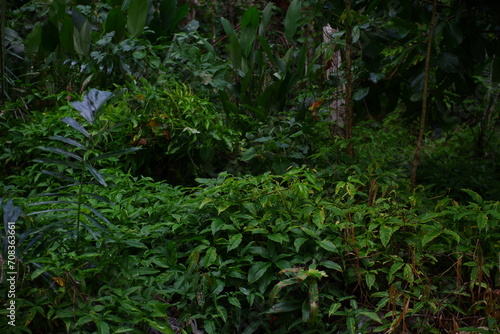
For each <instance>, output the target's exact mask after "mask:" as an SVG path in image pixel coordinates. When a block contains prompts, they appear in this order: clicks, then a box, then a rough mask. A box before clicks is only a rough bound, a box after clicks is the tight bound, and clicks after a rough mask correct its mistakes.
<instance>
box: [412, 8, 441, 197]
mask: <svg viewBox="0 0 500 334" xmlns="http://www.w3.org/2000/svg"><path fill="white" fill-rule="evenodd" d="M436 12H437V0H434V4H433V7H432V17H431V23H430V25H429V39H428V40H427V52H426V54H425V72H424V88H423V92H422V94H423V96H422V115H421V116H420V132H419V134H418V139H417V146H416V148H415V155H414V156H413V169H412V171H411V182H410V188H412V189H413V187H414V186H415V181H416V179H417V167H418V163H419V161H420V149H421V147H422V142H423V140H424V133H425V117H426V116H427V98H428V95H429V94H428V86H429V69H430V61H431V51H432V36H433V35H434V26H435V25H436Z"/></svg>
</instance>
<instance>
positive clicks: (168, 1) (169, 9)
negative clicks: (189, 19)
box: [160, 0, 177, 33]
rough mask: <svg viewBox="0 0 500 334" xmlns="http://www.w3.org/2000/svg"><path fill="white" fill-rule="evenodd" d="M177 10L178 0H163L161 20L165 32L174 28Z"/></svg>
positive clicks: (161, 3)
mask: <svg viewBox="0 0 500 334" xmlns="http://www.w3.org/2000/svg"><path fill="white" fill-rule="evenodd" d="M176 11H177V0H162V1H161V2H160V22H161V27H162V28H163V30H164V31H163V32H164V33H166V32H170V31H171V30H173V28H174V27H173V25H174V20H175V13H176Z"/></svg>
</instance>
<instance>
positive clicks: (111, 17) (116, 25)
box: [104, 7, 127, 41]
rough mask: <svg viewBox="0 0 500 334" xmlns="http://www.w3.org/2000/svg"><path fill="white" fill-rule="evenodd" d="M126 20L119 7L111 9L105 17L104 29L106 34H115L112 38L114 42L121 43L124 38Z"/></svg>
mask: <svg viewBox="0 0 500 334" xmlns="http://www.w3.org/2000/svg"><path fill="white" fill-rule="evenodd" d="M126 25H127V18H126V17H125V13H124V12H123V10H122V9H121V8H120V7H115V8H113V9H111V10H110V11H109V13H108V16H107V17H106V22H105V23H104V29H105V32H106V33H110V32H113V31H114V32H115V35H114V38H115V40H116V41H121V40H122V39H123V37H124V36H125V29H126Z"/></svg>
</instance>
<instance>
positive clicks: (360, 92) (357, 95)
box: [352, 87, 370, 101]
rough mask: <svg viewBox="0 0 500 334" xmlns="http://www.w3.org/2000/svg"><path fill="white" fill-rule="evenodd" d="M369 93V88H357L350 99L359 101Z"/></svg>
mask: <svg viewBox="0 0 500 334" xmlns="http://www.w3.org/2000/svg"><path fill="white" fill-rule="evenodd" d="M369 92H370V87H365V88H358V89H356V91H355V92H354V93H353V94H352V99H353V100H354V101H360V100H362V99H363V98H364V97H365V96H366V95H368V93H369Z"/></svg>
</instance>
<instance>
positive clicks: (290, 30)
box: [284, 0, 302, 42]
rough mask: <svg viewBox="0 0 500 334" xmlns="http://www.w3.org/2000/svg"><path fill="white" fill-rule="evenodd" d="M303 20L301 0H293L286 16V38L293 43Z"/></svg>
mask: <svg viewBox="0 0 500 334" xmlns="http://www.w3.org/2000/svg"><path fill="white" fill-rule="evenodd" d="M301 18H302V4H301V0H293V1H292V2H291V3H290V6H289V7H288V10H287V11H286V15H285V23H284V25H285V38H286V39H287V40H288V41H289V42H292V41H293V37H294V36H295V33H296V32H297V29H298V28H299V21H300V20H301Z"/></svg>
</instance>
